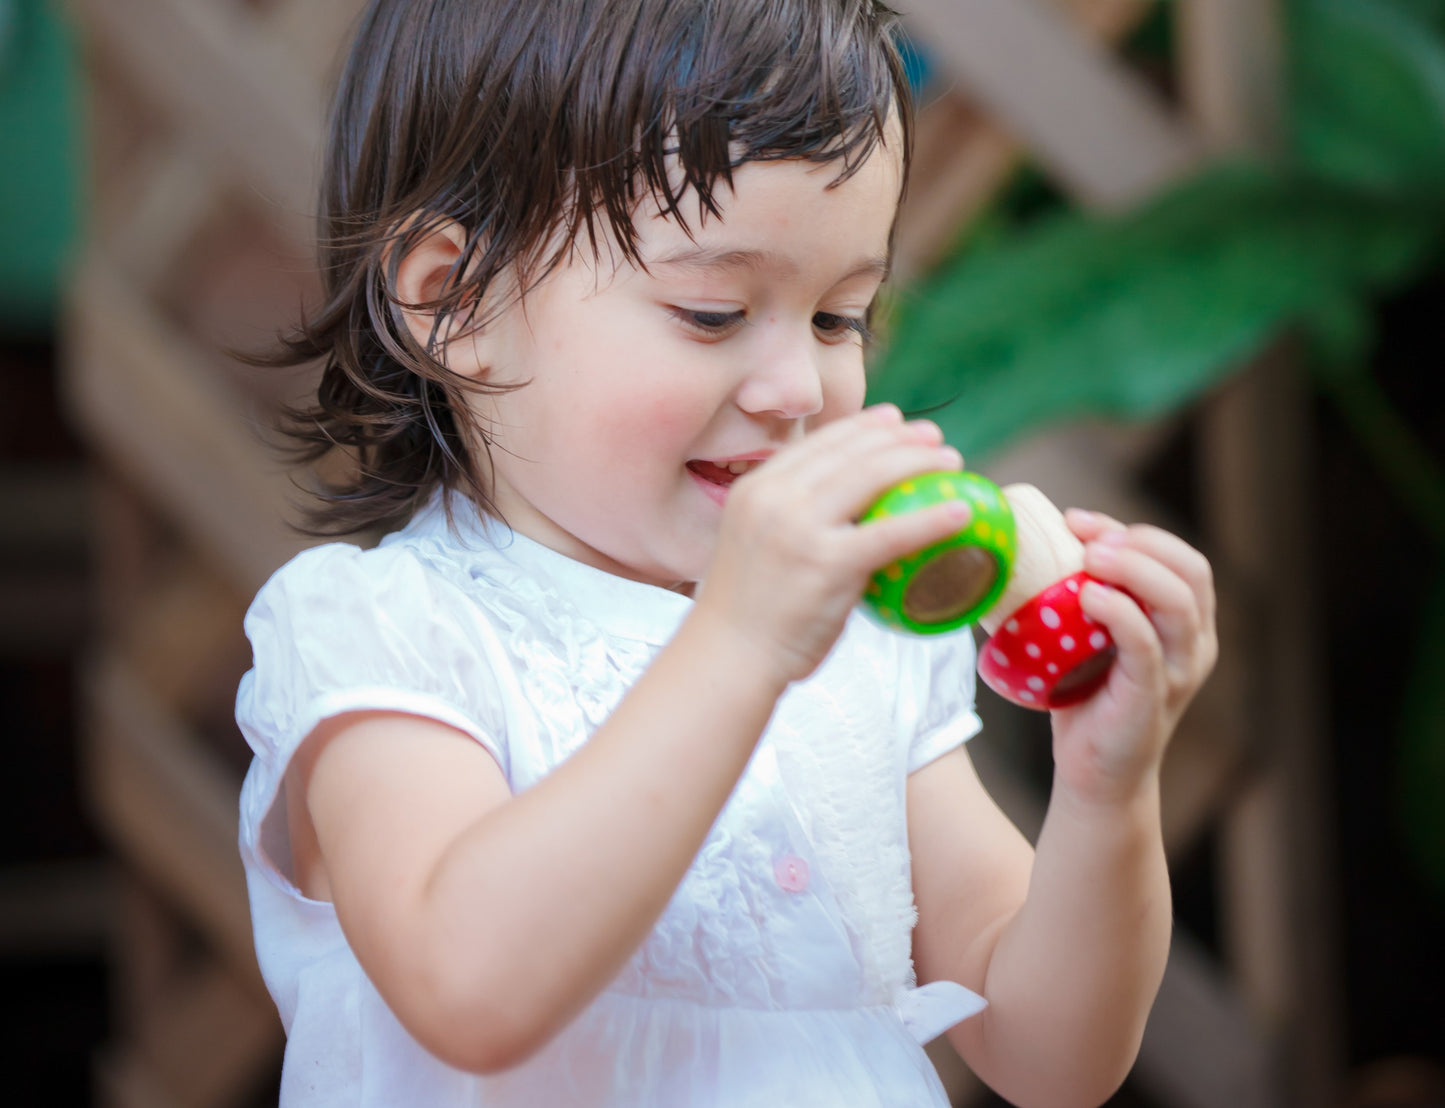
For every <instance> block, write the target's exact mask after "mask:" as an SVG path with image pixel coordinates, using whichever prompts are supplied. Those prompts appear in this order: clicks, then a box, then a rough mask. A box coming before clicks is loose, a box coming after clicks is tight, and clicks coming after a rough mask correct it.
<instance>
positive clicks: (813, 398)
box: [737, 349, 823, 419]
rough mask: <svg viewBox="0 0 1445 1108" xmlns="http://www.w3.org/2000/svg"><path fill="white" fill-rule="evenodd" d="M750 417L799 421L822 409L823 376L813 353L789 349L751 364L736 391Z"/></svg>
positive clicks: (743, 408)
mask: <svg viewBox="0 0 1445 1108" xmlns="http://www.w3.org/2000/svg"><path fill="white" fill-rule="evenodd" d="M737 401H738V407H740V408H741V409H742V410H743V411H745V412H747V413H749V414H750V415H776V416H779V417H782V418H784V419H803V418H805V417H807V416H811V415H817V414H818V413H819V412H820V411H822V410H823V373H822V366H821V365H820V364H819V363H818V360H817V358H816V356H815V353H814V351H811V350H806V351H805V350H797V349H790V350H788V351H786V352H781V351H780V352H777V353H776V354H775V355H773V356H771V357H768V358H766V360H765V361H764V362H761V363H758V364H755V365H754V366H753V367H752V368H751V371H750V372H749V373H748V376H747V378H746V380H744V381H743V384H742V387H741V388H740V389H739V390H738V397H737Z"/></svg>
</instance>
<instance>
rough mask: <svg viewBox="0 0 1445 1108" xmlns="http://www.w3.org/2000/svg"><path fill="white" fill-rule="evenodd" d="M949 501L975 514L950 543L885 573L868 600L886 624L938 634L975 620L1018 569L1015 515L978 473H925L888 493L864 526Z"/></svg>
mask: <svg viewBox="0 0 1445 1108" xmlns="http://www.w3.org/2000/svg"><path fill="white" fill-rule="evenodd" d="M945 500H963V501H966V502H967V503H968V506H969V508H970V509H971V510H972V515H971V518H970V519H969V521H968V523H967V525H966V526H964V527H963V528H962V529H961V530H959V531H958V532H956V533H955V534H953V535H950V536H949V537H948V538H946V539H943V540H942V541H940V542H936V543H934V544H933V545H932V546H928V547H925V548H924V549H922V550H919V551H917V552H915V553H913V554H910V555H908V556H907V557H905V558H900V559H899V560H898V561H896V562H893V563H892V564H890V565H886V566H884V567H883V568H882V569H880V570H878V571H877V572H876V573H875V574H874V575H873V577H872V580H870V581H869V583H868V589H867V591H866V592H865V593H864V595H863V603H864V604H865V605H866V606H867V609H868V610H869V611H870V612H871V613H872V614H873V615H874V616H875V617H876V618H877V619H878V620H879V621H880V622H882V623H883V624H884V625H885V626H887V627H891V628H893V629H894V630H900V631H912V632H915V633H917V634H937V633H941V632H944V631H952V630H955V629H956V628H959V627H964V626H967V625H968V624H971V623H975V622H977V621H978V619H979V618H981V617H982V616H983V615H984V614H985V613H986V612H987V611H988V610H989V609H990V608H991V607H993V605H994V604H995V602H997V600H998V598H999V597H1000V596H1001V595H1002V594H1003V591H1004V587H1005V586H1006V585H1007V584H1008V580H1009V575H1010V574H1011V573H1012V572H1013V562H1014V553H1015V550H1016V547H1017V537H1016V534H1015V527H1014V515H1013V510H1012V509H1011V508H1010V507H1009V502H1008V501H1007V500H1006V499H1005V498H1004V495H1003V493H1002V492H1001V491H1000V490H999V487H998V486H997V485H995V484H994V483H993V482H992V481H990V480H989V479H988V478H987V477H981V476H979V475H978V474H977V473H958V472H944V473H925V474H921V475H919V476H917V477H912V478H910V479H909V480H907V481H903V482H901V483H900V484H898V485H895V486H894V487H893V488H891V489H889V490H888V491H887V492H885V493H884V494H883V495H882V496H881V497H879V498H878V500H877V501H875V502H874V504H873V505H872V507H870V508H869V509H868V510H867V511H866V512H864V513H863V515H862V517H861V518H860V519H859V522H860V523H867V522H868V521H870V520H875V519H883V518H887V517H889V516H897V515H903V514H905V513H907V512H914V511H918V510H919V509H921V508H927V507H929V506H930V505H933V504H940V503H942V502H943V501H945Z"/></svg>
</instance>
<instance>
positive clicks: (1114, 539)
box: [1097, 529, 1129, 546]
mask: <svg viewBox="0 0 1445 1108" xmlns="http://www.w3.org/2000/svg"><path fill="white" fill-rule="evenodd" d="M1097 541H1099V542H1104V543H1108V544H1109V545H1110V546H1123V545H1124V544H1125V543H1126V542H1128V541H1129V535H1128V532H1126V531H1120V530H1118V529H1115V530H1113V531H1105V532H1104V533H1103V534H1102V535H1100V536H1099V538H1098V540H1097Z"/></svg>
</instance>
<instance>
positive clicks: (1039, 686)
mask: <svg viewBox="0 0 1445 1108" xmlns="http://www.w3.org/2000/svg"><path fill="white" fill-rule="evenodd" d="M1029 688H1031V689H1033V690H1034V692H1043V691H1044V679H1043V678H1042V677H1030V678H1029Z"/></svg>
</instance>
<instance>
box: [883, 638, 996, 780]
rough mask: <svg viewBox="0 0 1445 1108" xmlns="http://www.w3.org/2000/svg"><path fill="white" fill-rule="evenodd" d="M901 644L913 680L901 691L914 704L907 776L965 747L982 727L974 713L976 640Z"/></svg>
mask: <svg viewBox="0 0 1445 1108" xmlns="http://www.w3.org/2000/svg"><path fill="white" fill-rule="evenodd" d="M902 641H903V642H904V643H905V647H904V657H903V667H904V669H905V671H906V672H907V673H908V677H909V679H908V680H906V681H904V682H902V683H901V687H902V688H903V689H905V690H908V692H907V695H910V696H911V697H913V698H914V703H913V704H912V705H911V709H912V711H911V713H910V715H911V717H912V718H913V720H914V725H913V731H912V736H911V739H910V741H909V747H908V772H909V773H913V772H914V771H915V770H919V769H922V768H923V767H924V766H926V765H927V764H928V763H929V762H932V761H934V760H935V759H937V758H940V757H942V756H943V755H944V754H947V753H948V752H949V751H950V750H952V749H953V748H954V747H956V746H962V745H963V744H964V743H965V742H967V741H968V740H969V739H971V738H973V736H974V735H976V734H978V732H979V731H980V730H982V728H983V723H982V721H980V720H979V718H978V713H977V712H976V711H975V709H974V659H975V648H974V644H973V635H972V634H971V633H970V632H969V631H966V630H965V631H959V632H956V633H954V634H949V635H939V636H933V637H920V638H911V639H906V640H902Z"/></svg>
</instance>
